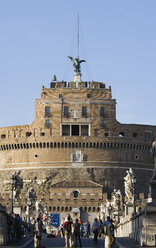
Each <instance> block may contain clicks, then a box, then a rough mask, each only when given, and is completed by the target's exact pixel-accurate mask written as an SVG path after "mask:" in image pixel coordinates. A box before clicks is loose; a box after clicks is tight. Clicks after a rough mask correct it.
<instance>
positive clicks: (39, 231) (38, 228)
mask: <svg viewBox="0 0 156 248" xmlns="http://www.w3.org/2000/svg"><path fill="white" fill-rule="evenodd" d="M36 239H37V244H36V245H37V246H36V247H37V248H41V247H42V243H41V239H42V224H41V221H40V218H39V217H38V218H37V222H36Z"/></svg>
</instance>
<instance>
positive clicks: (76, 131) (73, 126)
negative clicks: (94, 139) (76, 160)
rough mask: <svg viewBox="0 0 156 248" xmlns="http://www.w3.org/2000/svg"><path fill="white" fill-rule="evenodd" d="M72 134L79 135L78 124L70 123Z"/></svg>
mask: <svg viewBox="0 0 156 248" xmlns="http://www.w3.org/2000/svg"><path fill="white" fill-rule="evenodd" d="M72 136H79V125H72Z"/></svg>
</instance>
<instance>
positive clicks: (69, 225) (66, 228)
mask: <svg viewBox="0 0 156 248" xmlns="http://www.w3.org/2000/svg"><path fill="white" fill-rule="evenodd" d="M64 228H65V230H66V231H67V232H70V231H71V222H70V221H67V222H66V223H65V225H64Z"/></svg>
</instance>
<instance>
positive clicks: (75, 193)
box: [73, 190, 79, 199]
mask: <svg viewBox="0 0 156 248" xmlns="http://www.w3.org/2000/svg"><path fill="white" fill-rule="evenodd" d="M73 194H74V199H78V195H79V192H78V191H77V190H75V191H74V192H73Z"/></svg>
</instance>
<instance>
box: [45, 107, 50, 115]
mask: <svg viewBox="0 0 156 248" xmlns="http://www.w3.org/2000/svg"><path fill="white" fill-rule="evenodd" d="M50 115H51V113H50V107H49V106H45V117H50Z"/></svg>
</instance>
